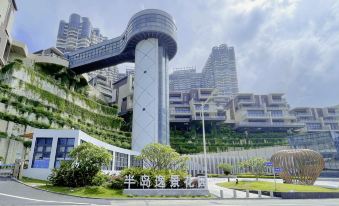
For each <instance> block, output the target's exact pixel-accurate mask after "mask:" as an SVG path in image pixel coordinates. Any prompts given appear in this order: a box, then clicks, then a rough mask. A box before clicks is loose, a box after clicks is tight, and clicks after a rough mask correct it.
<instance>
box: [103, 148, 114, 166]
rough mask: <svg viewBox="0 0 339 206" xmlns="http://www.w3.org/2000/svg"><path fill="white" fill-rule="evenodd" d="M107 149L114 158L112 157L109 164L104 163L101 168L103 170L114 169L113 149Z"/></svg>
mask: <svg viewBox="0 0 339 206" xmlns="http://www.w3.org/2000/svg"><path fill="white" fill-rule="evenodd" d="M107 151H108V153H110V154H111V155H112V159H111V161H109V164H108V165H103V166H102V168H101V169H102V170H113V158H114V156H113V151H110V150H107Z"/></svg>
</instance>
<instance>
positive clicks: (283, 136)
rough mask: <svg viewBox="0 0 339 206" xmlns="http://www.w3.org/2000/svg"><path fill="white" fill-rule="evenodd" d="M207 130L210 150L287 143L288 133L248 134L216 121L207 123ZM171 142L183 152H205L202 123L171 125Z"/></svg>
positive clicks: (208, 149)
mask: <svg viewBox="0 0 339 206" xmlns="http://www.w3.org/2000/svg"><path fill="white" fill-rule="evenodd" d="M206 131H207V132H206V145H207V151H208V152H223V151H229V150H234V149H250V148H259V147H268V146H278V145H279V146H281V145H287V133H284V132H256V133H248V135H247V136H246V135H245V134H244V133H239V132H235V131H233V130H232V129H231V128H230V127H229V126H228V125H226V124H219V125H217V124H216V123H207V124H206ZM170 143H171V146H172V147H173V148H174V149H175V150H176V151H178V152H179V153H181V154H193V153H201V152H203V140H202V132H201V123H200V122H195V123H192V124H191V126H190V127H187V128H186V130H183V129H181V130H177V129H175V127H171V139H170Z"/></svg>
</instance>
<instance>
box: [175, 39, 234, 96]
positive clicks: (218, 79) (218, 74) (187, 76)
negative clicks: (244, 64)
mask: <svg viewBox="0 0 339 206" xmlns="http://www.w3.org/2000/svg"><path fill="white" fill-rule="evenodd" d="M169 80H170V82H169V85H170V86H169V87H170V91H173V92H178V91H189V90H191V89H198V88H212V89H214V88H215V89H217V90H218V94H219V95H223V96H228V97H232V96H234V95H236V94H237V93H238V90H239V89H238V79H237V71H236V64H235V54H234V48H233V47H227V45H226V44H221V45H220V46H215V47H213V49H212V52H211V54H210V55H209V57H208V59H207V61H206V64H205V66H204V68H203V69H202V72H201V73H198V72H196V69H195V67H184V68H176V69H174V72H173V73H172V74H171V75H170V76H169Z"/></svg>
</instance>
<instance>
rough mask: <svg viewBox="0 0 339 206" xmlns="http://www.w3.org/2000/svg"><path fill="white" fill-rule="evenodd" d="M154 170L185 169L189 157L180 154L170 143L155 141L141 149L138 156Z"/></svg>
mask: <svg viewBox="0 0 339 206" xmlns="http://www.w3.org/2000/svg"><path fill="white" fill-rule="evenodd" d="M138 158H139V159H142V160H143V161H144V165H145V167H146V168H151V169H153V170H185V169H186V167H187V165H186V163H187V160H188V157H184V156H180V154H179V153H177V152H176V151H175V150H174V149H172V148H171V147H170V146H168V145H163V144H158V143H153V144H149V145H147V146H146V147H145V148H144V149H142V150H141V154H140V156H139V157H138Z"/></svg>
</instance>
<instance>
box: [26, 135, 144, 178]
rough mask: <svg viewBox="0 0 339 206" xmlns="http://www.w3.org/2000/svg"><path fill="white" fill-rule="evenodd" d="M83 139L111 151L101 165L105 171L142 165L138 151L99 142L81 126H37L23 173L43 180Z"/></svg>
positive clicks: (111, 171)
mask: <svg viewBox="0 0 339 206" xmlns="http://www.w3.org/2000/svg"><path fill="white" fill-rule="evenodd" d="M84 142H90V143H92V144H94V145H97V146H100V147H103V148H105V149H107V150H108V152H110V153H111V154H112V160H111V162H110V164H109V165H108V166H105V167H103V168H102V170H103V171H104V172H105V173H111V174H115V173H119V171H120V170H122V169H124V168H126V167H130V166H142V162H141V161H140V160H137V159H136V158H135V157H136V156H137V155H139V152H135V151H132V150H128V149H123V148H120V147H116V146H113V145H110V144H108V143H105V142H102V141H100V140H98V139H95V138H93V137H91V136H89V135H88V134H86V133H84V132H83V131H81V130H62V129H60V130H59V129H36V130H34V132H33V139H32V147H31V152H30V155H29V164H28V168H27V169H25V170H24V172H23V175H24V176H26V177H30V178H35V179H42V180H46V179H47V177H48V176H49V175H50V174H51V171H52V169H54V168H57V167H59V166H60V162H61V161H62V160H69V159H70V158H69V156H68V155H69V152H70V151H71V150H72V149H73V148H74V147H76V146H78V145H80V144H81V143H84Z"/></svg>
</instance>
